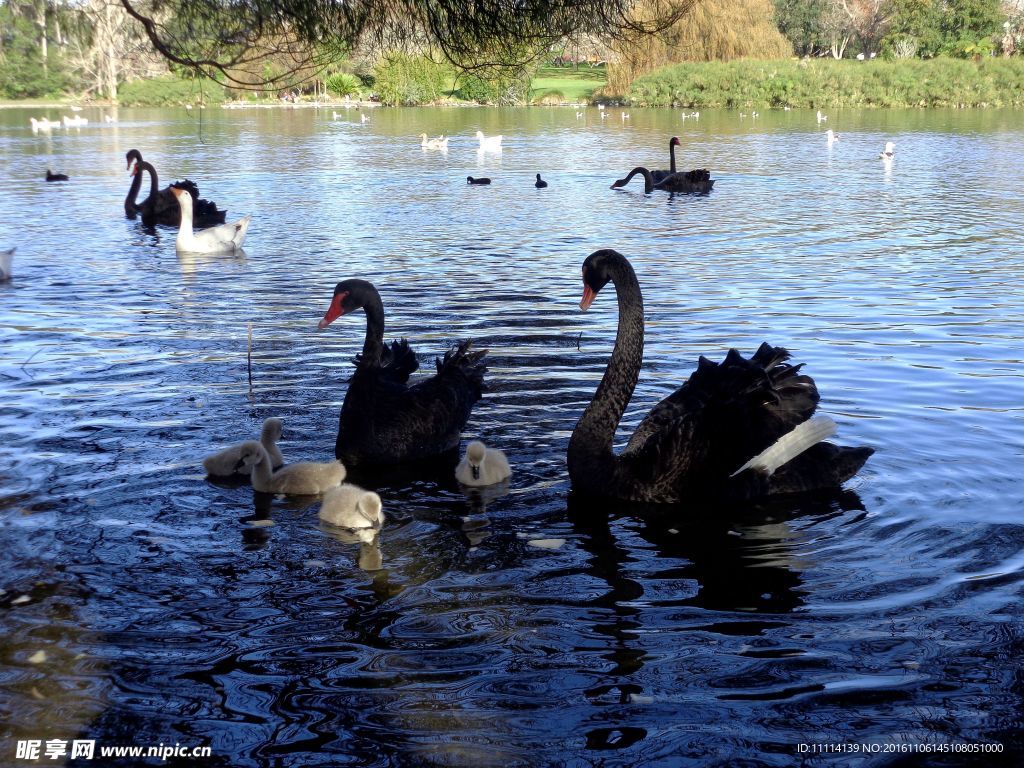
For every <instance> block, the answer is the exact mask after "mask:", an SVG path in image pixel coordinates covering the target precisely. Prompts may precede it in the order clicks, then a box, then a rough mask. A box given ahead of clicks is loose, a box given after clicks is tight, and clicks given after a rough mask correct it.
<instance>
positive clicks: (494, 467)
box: [455, 440, 512, 486]
mask: <svg viewBox="0 0 1024 768" xmlns="http://www.w3.org/2000/svg"><path fill="white" fill-rule="evenodd" d="M511 475H512V470H511V468H510V467H509V465H508V458H507V457H506V456H505V454H504V453H503V452H501V451H499V450H498V449H497V448H488V447H487V446H486V445H484V444H483V443H482V442H480V441H479V440H474V441H473V442H471V443H470V444H469V445H467V446H466V455H465V456H464V457H463V458H462V461H461V462H459V465H458V466H457V467H456V468H455V479H456V480H458V481H459V482H460V483H462V484H463V485H470V486H484V485H494V484H495V483H500V482H501V481H502V480H507V479H508V478H509V477H510V476H511Z"/></svg>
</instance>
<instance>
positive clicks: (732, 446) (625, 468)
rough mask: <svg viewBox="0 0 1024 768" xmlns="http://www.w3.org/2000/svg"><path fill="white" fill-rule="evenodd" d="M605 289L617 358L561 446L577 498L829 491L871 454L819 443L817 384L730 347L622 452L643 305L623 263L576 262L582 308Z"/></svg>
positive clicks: (733, 497) (765, 357)
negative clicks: (614, 315) (614, 302)
mask: <svg viewBox="0 0 1024 768" xmlns="http://www.w3.org/2000/svg"><path fill="white" fill-rule="evenodd" d="M609 282H611V283H612V284H613V285H614V287H615V294H616V296H617V298H618V303H619V325H618V333H617V335H616V338H615V349H614V351H613V352H612V357H611V360H610V362H609V363H608V367H607V369H606V370H605V372H604V377H603V378H602V379H601V383H600V384H599V385H598V388H597V392H596V393H595V394H594V399H593V400H592V401H591V403H590V405H589V406H587V408H586V410H585V411H584V412H583V415H582V416H581V417H580V420H579V422H578V423H577V424H576V428H575V429H574V430H573V433H572V437H571V438H570V440H569V451H568V465H569V478H570V480H571V481H572V487H573V489H575V490H576V491H579V492H582V493H584V494H590V495H595V496H605V497H611V498H617V499H627V500H630V501H639V502H654V503H678V502H681V501H686V500H692V499H695V498H713V499H722V500H727V501H746V500H750V499H754V498H758V497H762V496H769V495H773V494H783V493H797V492H805V491H820V490H829V489H836V488H838V487H839V486H840V485H841V484H842V483H844V482H845V481H846V480H849V479H850V478H851V477H853V476H854V475H855V474H856V473H857V472H858V471H859V470H860V468H861V467H862V466H863V465H864V462H865V461H867V459H868V457H869V456H870V455H871V454H872V453H873V452H874V451H873V449H871V448H845V447H841V446H837V445H833V444H831V443H827V442H822V441H823V440H824V438H826V437H828V436H829V435H831V434H833V433H834V432H835V429H836V427H835V424H834V423H833V422H832V420H831V419H829V418H828V417H826V416H817V417H814V418H812V416H813V415H814V411H815V409H816V408H817V405H818V390H817V388H816V387H815V386H814V381H813V380H812V379H811V378H810V377H809V376H806V375H803V374H801V373H800V368H801V366H799V365H791V364H789V363H787V362H786V361H787V360H788V359H789V353H788V352H787V351H786V350H785V349H782V348H781V347H772V346H769V345H768V344H762V345H761V347H760V349H758V350H757V352H756V353H755V354H754V356H753V357H751V358H749V359H748V358H744V357H743V356H742V355H740V353H739V352H737V351H736V350H735V349H733V350H730V351H729V353H728V354H727V355H726V357H725V360H724V362H722V363H712V362H711V361H710V360H708V359H706V358H704V357H701V358H700V361H699V362H698V365H697V370H696V371H694V372H693V374H691V376H690V378H689V379H688V380H687V381H686V383H685V384H683V385H682V386H681V387H680V388H679V389H678V390H676V391H675V392H674V393H673V394H671V395H669V396H668V397H666V398H665V399H664V400H662V401H661V402H660V403H658V404H657V405H656V406H654V408H653V409H652V410H651V412H650V413H649V414H648V415H647V416H646V418H644V420H643V421H642V422H641V423H640V425H639V426H638V427H637V429H636V431H635V432H634V433H633V436H632V438H631V439H630V441H629V443H628V444H627V446H626V448H625V449H623V451H622V452H621V453H619V454H616V453H614V452H613V450H612V444H613V440H614V438H615V430H616V428H617V427H618V424H619V421H620V420H621V419H622V414H623V413H624V412H625V410H626V406H627V405H629V401H630V398H631V397H632V396H633V390H634V389H635V388H636V383H637V380H638V379H639V376H640V366H641V362H642V360H643V348H644V303H643V296H642V295H641V293H640V283H639V281H638V280H637V278H636V273H635V272H634V271H633V267H632V266H631V265H630V263H629V261H628V260H627V259H626V257H625V256H623V255H622V254H620V253H618V252H617V251H613V250H602V251H595V252H594V253H592V254H590V256H588V257H587V259H586V261H584V262H583V300H582V301H581V302H580V308H581V309H584V310H586V309H587V308H588V307H589V306H590V305H591V303H592V302H593V301H594V299H595V298H596V297H597V295H598V292H599V291H600V290H601V289H602V288H604V287H605V285H607V284H608V283H609Z"/></svg>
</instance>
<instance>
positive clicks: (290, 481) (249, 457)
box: [241, 440, 346, 496]
mask: <svg viewBox="0 0 1024 768" xmlns="http://www.w3.org/2000/svg"><path fill="white" fill-rule="evenodd" d="M241 448H242V458H241V462H242V464H243V465H244V466H248V467H250V468H251V470H252V487H253V488H254V489H256V490H257V491H261V492H263V493H284V494H289V495H294V496H315V495H316V494H319V493H323V492H324V491H326V490H328V489H330V488H334V487H335V486H338V485H341V483H342V482H343V481H344V480H345V474H346V472H345V466H344V465H343V464H342V463H341V462H340V461H325V462H315V461H300V462H298V463H296V464H289V465H288V466H286V467H281V469H279V470H278V471H277V472H273V471H272V470H271V468H270V457H269V455H268V454H267V449H266V448H264V447H263V445H262V443H259V442H257V441H256V440H248V441H246V442H244V443H242V446H241Z"/></svg>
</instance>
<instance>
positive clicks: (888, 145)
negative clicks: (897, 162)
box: [878, 141, 896, 160]
mask: <svg viewBox="0 0 1024 768" xmlns="http://www.w3.org/2000/svg"><path fill="white" fill-rule="evenodd" d="M878 156H879V157H880V158H882V159H883V160H892V159H893V158H894V157H896V143H895V142H892V141H887V142H885V149H884V150H882V151H881V152H879V153H878Z"/></svg>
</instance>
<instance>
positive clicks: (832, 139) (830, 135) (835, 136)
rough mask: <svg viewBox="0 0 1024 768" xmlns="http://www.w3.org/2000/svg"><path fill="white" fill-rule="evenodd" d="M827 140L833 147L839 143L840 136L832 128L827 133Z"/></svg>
mask: <svg viewBox="0 0 1024 768" xmlns="http://www.w3.org/2000/svg"><path fill="white" fill-rule="evenodd" d="M825 139H826V140H827V141H828V145H829V146H830V147H831V146H832V145H833V144H835V143H836V142H837V141H839V134H838V133H835V132H834V131H833V130H832V129H831V128H829V129H828V130H827V131H825Z"/></svg>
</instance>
